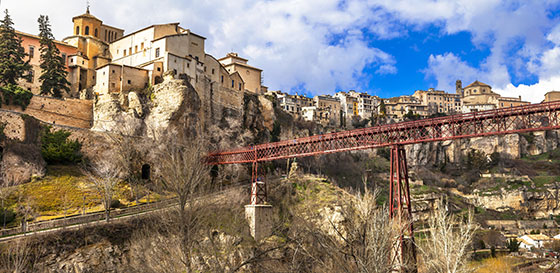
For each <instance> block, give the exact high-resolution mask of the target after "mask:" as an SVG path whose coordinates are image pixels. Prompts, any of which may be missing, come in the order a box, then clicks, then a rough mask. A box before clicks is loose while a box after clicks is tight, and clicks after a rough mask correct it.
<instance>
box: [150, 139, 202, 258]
mask: <svg viewBox="0 0 560 273" xmlns="http://www.w3.org/2000/svg"><path fill="white" fill-rule="evenodd" d="M160 143H161V144H160V148H159V149H158V152H157V156H158V159H159V165H158V170H157V171H158V174H159V178H160V181H159V182H160V185H161V186H162V188H163V189H164V190H166V191H169V192H172V193H174V194H175V195H176V196H177V204H178V206H179V210H178V213H179V220H180V225H179V228H180V230H179V234H180V239H181V250H182V254H183V257H182V261H183V263H184V264H185V267H186V268H187V269H190V268H191V258H192V256H193V255H192V252H193V245H194V244H196V243H197V241H196V239H195V235H196V234H197V232H198V229H199V228H200V227H201V222H202V221H203V213H202V210H204V204H203V203H202V201H201V200H200V199H199V198H198V197H200V196H201V195H202V194H204V193H206V192H208V191H209V190H210V166H209V165H207V164H206V163H205V157H206V146H205V145H204V143H205V142H204V141H203V140H202V139H197V138H182V137H178V136H176V135H173V134H171V133H170V134H168V135H167V137H165V138H164V139H163V141H161V142H160Z"/></svg>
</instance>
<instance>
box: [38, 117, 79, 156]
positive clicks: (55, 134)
mask: <svg viewBox="0 0 560 273" xmlns="http://www.w3.org/2000/svg"><path fill="white" fill-rule="evenodd" d="M70 135H71V133H70V132H68V131H66V130H57V131H53V130H52V127H51V126H49V127H46V128H45V130H44V132H43V136H42V137H41V155H42V156H43V158H44V159H45V161H46V162H47V163H48V164H76V163H79V162H81V161H82V153H81V152H80V149H81V147H82V144H81V143H80V142H79V141H77V140H69V139H68V137H69V136H70Z"/></svg>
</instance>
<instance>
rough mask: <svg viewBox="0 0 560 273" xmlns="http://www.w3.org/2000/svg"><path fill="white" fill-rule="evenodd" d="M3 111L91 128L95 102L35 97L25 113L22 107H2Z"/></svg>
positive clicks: (48, 121)
mask: <svg viewBox="0 0 560 273" xmlns="http://www.w3.org/2000/svg"><path fill="white" fill-rule="evenodd" d="M1 109H4V110H10V111H14V112H20V113H23V114H27V115H30V116H33V117H35V118H36V119H38V120H40V121H43V122H46V123H52V124H59V125H66V126H72V127H78V128H90V127H91V125H92V121H93V101H90V100H79V99H56V98H52V97H44V96H33V98H31V102H30V104H29V105H28V106H27V108H26V109H25V111H22V109H21V107H20V106H16V105H4V104H3V105H2V107H1Z"/></svg>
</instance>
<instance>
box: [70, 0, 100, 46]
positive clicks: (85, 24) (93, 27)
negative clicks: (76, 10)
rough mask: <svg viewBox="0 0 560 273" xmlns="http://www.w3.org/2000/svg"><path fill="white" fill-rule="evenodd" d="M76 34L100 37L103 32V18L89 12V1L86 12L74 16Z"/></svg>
mask: <svg viewBox="0 0 560 273" xmlns="http://www.w3.org/2000/svg"><path fill="white" fill-rule="evenodd" d="M72 22H73V23H74V35H75V36H89V37H95V38H99V37H100V33H101V24H102V23H103V22H102V21H101V20H99V19H97V18H96V17H95V16H93V15H91V14H90V13H89V1H88V5H87V9H86V13H84V14H82V15H79V16H76V17H74V18H72Z"/></svg>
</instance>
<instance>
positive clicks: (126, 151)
mask: <svg viewBox="0 0 560 273" xmlns="http://www.w3.org/2000/svg"><path fill="white" fill-rule="evenodd" d="M106 137H107V138H108V140H109V142H110V143H111V144H112V147H113V148H114V150H113V152H114V164H117V165H119V167H120V168H121V169H122V171H123V174H125V177H124V178H125V179H126V180H127V181H128V182H129V184H130V188H131V190H132V194H133V195H134V200H135V201H136V204H138V191H139V187H140V185H141V184H142V182H143V179H142V171H141V169H142V159H143V156H142V150H143V149H144V148H145V146H144V144H143V142H144V139H143V138H140V137H132V136H127V135H124V134H123V133H110V134H106Z"/></svg>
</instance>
